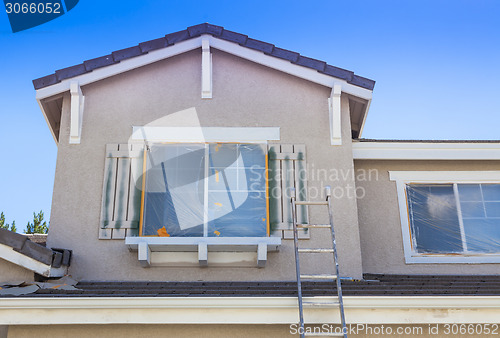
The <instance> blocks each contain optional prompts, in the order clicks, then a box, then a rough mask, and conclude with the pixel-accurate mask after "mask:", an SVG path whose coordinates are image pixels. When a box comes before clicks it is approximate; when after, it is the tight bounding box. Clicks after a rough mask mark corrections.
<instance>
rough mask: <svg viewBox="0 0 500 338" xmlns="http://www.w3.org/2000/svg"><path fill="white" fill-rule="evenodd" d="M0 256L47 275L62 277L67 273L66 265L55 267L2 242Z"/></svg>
mask: <svg viewBox="0 0 500 338" xmlns="http://www.w3.org/2000/svg"><path fill="white" fill-rule="evenodd" d="M0 258H1V259H4V260H6V261H8V262H11V263H13V264H16V265H18V266H21V267H23V268H25V269H27V270H31V271H33V272H36V273H37V274H39V275H42V276H45V277H61V276H64V275H65V274H66V273H67V267H65V266H61V267H60V268H53V267H51V266H50V265H47V264H44V263H42V262H39V261H37V260H36V259H33V258H31V257H28V256H26V255H24V254H22V253H19V252H17V251H15V250H14V249H13V248H12V247H10V246H8V245H4V244H0Z"/></svg>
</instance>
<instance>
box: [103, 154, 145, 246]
mask: <svg viewBox="0 0 500 338" xmlns="http://www.w3.org/2000/svg"><path fill="white" fill-rule="evenodd" d="M143 162H144V145H142V144H108V145H106V160H105V166H104V183H103V192H102V207H101V220H100V226H99V238H100V239H123V238H125V237H126V236H137V235H138V233H139V220H140V214H141V186H142V184H141V182H142V173H143Z"/></svg>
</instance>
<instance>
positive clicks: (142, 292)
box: [5, 274, 500, 297]
mask: <svg viewBox="0 0 500 338" xmlns="http://www.w3.org/2000/svg"><path fill="white" fill-rule="evenodd" d="M302 285H303V294H304V296H306V297H308V296H330V295H336V286H335V283H332V282H303V284H302ZM76 287H77V288H78V289H79V290H60V289H40V290H38V291H37V292H35V293H33V294H28V295H23V297H219V296H223V297H262V296H264V297H265V296H268V297H296V296H297V283H296V282H294V281H274V282H104V281H82V282H79V283H78V284H77V285H76ZM342 291H343V294H344V295H345V296H474V295H477V296H499V295H500V276H429V275H383V274H365V275H364V279H363V280H343V281H342ZM5 297H12V296H5Z"/></svg>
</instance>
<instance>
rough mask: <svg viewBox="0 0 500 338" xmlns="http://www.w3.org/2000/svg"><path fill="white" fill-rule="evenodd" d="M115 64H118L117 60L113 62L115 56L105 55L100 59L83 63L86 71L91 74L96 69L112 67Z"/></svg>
mask: <svg viewBox="0 0 500 338" xmlns="http://www.w3.org/2000/svg"><path fill="white" fill-rule="evenodd" d="M113 63H116V62H115V60H113V55H111V54H110V55H104V56H101V57H99V58H95V59H90V60H87V61H83V64H84V66H85V69H86V70H87V71H89V72H90V71H92V70H94V69H96V68H101V67H106V66H109V65H112V64H113Z"/></svg>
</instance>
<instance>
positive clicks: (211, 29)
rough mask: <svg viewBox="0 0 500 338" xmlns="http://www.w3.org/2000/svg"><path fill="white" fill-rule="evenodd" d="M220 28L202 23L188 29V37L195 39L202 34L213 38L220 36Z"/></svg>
mask: <svg viewBox="0 0 500 338" xmlns="http://www.w3.org/2000/svg"><path fill="white" fill-rule="evenodd" d="M223 29H224V28H222V27H221V26H216V25H211V24H209V23H202V24H199V25H195V26H191V27H188V29H187V30H188V32H189V36H190V37H192V38H195V37H197V36H200V35H202V34H212V35H214V36H220V35H221V33H222V30H223Z"/></svg>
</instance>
